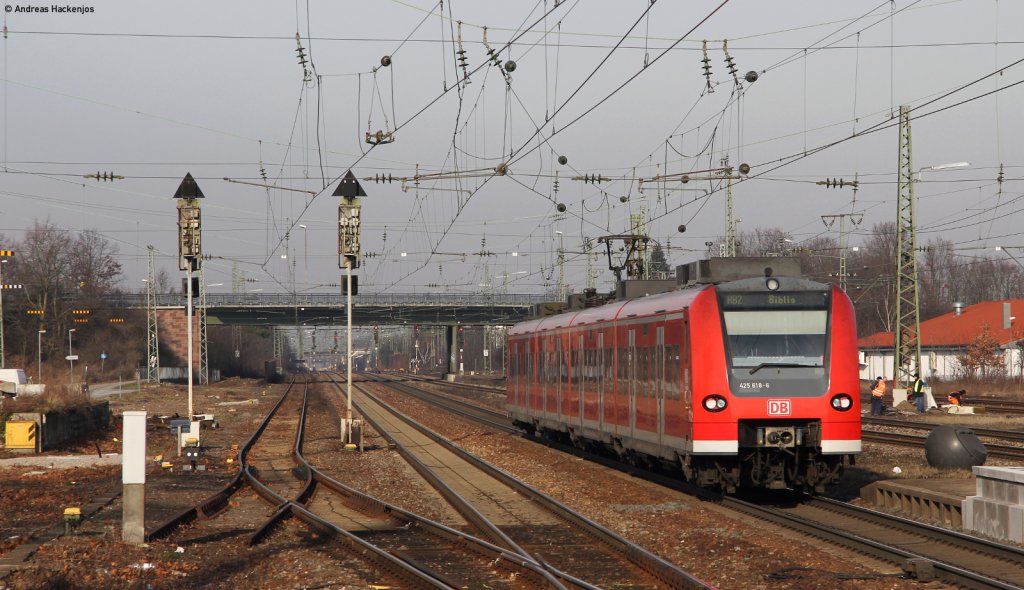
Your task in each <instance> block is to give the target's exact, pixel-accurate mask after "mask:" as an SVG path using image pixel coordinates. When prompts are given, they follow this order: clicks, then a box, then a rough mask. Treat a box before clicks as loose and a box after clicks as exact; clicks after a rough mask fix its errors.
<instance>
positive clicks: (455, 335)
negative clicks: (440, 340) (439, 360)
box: [444, 326, 462, 375]
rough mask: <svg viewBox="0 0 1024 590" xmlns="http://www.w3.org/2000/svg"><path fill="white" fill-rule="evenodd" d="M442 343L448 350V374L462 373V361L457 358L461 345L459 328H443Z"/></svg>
mask: <svg viewBox="0 0 1024 590" xmlns="http://www.w3.org/2000/svg"><path fill="white" fill-rule="evenodd" d="M444 343H445V346H446V347H447V348H448V374H449V375H458V374H460V373H462V366H461V364H462V359H461V358H459V350H460V348H459V347H460V346H461V343H460V342H459V326H445V329H444Z"/></svg>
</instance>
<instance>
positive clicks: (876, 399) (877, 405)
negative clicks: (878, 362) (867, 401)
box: [871, 377, 885, 416]
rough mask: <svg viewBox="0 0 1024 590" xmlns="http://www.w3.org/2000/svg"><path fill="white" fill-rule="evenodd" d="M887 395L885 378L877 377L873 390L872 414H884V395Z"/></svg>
mask: <svg viewBox="0 0 1024 590" xmlns="http://www.w3.org/2000/svg"><path fill="white" fill-rule="evenodd" d="M884 395H885V379H882V378H881V377H879V378H877V379H875V388H874V389H872V390H871V415H872V416H881V415H882V396H884Z"/></svg>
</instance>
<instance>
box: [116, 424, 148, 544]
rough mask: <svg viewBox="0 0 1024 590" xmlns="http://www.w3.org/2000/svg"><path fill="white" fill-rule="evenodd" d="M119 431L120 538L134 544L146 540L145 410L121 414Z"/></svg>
mask: <svg viewBox="0 0 1024 590" xmlns="http://www.w3.org/2000/svg"><path fill="white" fill-rule="evenodd" d="M122 416H123V423H124V432H122V433H121V435H122V437H121V441H122V442H121V484H122V485H123V494H122V508H121V540H122V541H123V542H125V543H131V544H133V545H142V544H143V543H145V542H146V412H145V411H127V412H124V413H123V414H122Z"/></svg>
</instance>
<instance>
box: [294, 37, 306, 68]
mask: <svg viewBox="0 0 1024 590" xmlns="http://www.w3.org/2000/svg"><path fill="white" fill-rule="evenodd" d="M295 44H296V45H298V48H297V49H296V50H295V53H297V54H298V55H299V65H300V66H302V67H303V68H305V67H306V63H307V62H306V50H304V49H303V48H302V37H300V36H299V33H298V32H297V31H296V33H295Z"/></svg>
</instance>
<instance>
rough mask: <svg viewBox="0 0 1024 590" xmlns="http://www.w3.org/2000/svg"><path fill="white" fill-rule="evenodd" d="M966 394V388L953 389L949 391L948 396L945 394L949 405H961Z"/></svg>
mask: <svg viewBox="0 0 1024 590" xmlns="http://www.w3.org/2000/svg"><path fill="white" fill-rule="evenodd" d="M966 395H967V390H966V389H961V390H960V391H954V392H953V393H951V394H949V395H948V396H946V401H948V402H949V404H950V405H953V406H960V405H963V401H964V396H966Z"/></svg>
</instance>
